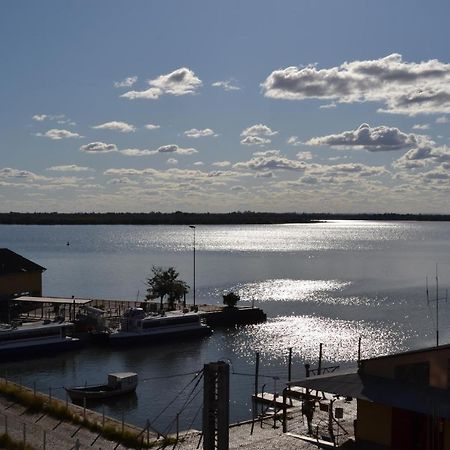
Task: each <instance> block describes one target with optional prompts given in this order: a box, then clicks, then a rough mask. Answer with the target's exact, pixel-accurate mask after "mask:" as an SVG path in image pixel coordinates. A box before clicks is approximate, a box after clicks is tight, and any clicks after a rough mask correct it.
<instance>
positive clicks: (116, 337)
mask: <svg viewBox="0 0 450 450" xmlns="http://www.w3.org/2000/svg"><path fill="white" fill-rule="evenodd" d="M211 333H212V331H211V329H210V328H209V327H206V326H201V327H198V328H195V329H187V330H169V329H168V330H158V332H147V333H146V332H145V331H143V332H127V331H118V332H117V333H111V334H109V336H108V338H107V342H108V344H109V345H113V346H120V345H128V344H141V343H142V344H144V343H145V344H148V343H158V342H167V341H169V340H172V339H180V338H182V339H194V338H200V337H204V336H209V335H210V334H211Z"/></svg>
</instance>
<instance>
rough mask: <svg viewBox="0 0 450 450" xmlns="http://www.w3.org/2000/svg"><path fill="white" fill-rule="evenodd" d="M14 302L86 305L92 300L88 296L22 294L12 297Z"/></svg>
mask: <svg viewBox="0 0 450 450" xmlns="http://www.w3.org/2000/svg"><path fill="white" fill-rule="evenodd" d="M14 301H15V302H33V303H59V304H64V305H73V304H75V305H86V304H88V303H91V302H92V299H90V298H70V297H31V296H29V295H22V296H20V297H16V298H15V299H14Z"/></svg>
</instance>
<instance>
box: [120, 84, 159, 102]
mask: <svg viewBox="0 0 450 450" xmlns="http://www.w3.org/2000/svg"><path fill="white" fill-rule="evenodd" d="M162 94H163V92H162V91H161V89H157V88H152V87H151V88H148V89H146V90H145V91H128V92H125V94H122V95H121V97H123V98H127V99H128V100H136V99H143V100H157V99H158V98H159V97H161V95H162Z"/></svg>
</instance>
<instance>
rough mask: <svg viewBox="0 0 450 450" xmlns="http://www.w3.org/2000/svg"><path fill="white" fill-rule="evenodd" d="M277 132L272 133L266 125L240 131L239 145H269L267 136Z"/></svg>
mask: <svg viewBox="0 0 450 450" xmlns="http://www.w3.org/2000/svg"><path fill="white" fill-rule="evenodd" d="M277 133H278V131H272V130H271V129H270V127H268V126H267V125H263V124H262V123H259V124H256V125H252V126H251V127H248V128H246V129H245V130H243V131H242V133H241V137H243V139H242V140H241V144H243V145H265V144H270V143H271V142H272V141H271V140H270V139H268V137H267V136H274V135H275V134H277Z"/></svg>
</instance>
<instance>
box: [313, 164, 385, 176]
mask: <svg viewBox="0 0 450 450" xmlns="http://www.w3.org/2000/svg"><path fill="white" fill-rule="evenodd" d="M387 173H388V172H387V170H386V169H385V167H383V166H366V165H364V164H359V163H348V164H335V165H330V166H326V165H320V164H311V165H309V166H308V174H310V175H315V176H322V177H324V176H326V177H342V176H344V177H347V176H357V177H372V176H378V175H384V174H387Z"/></svg>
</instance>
